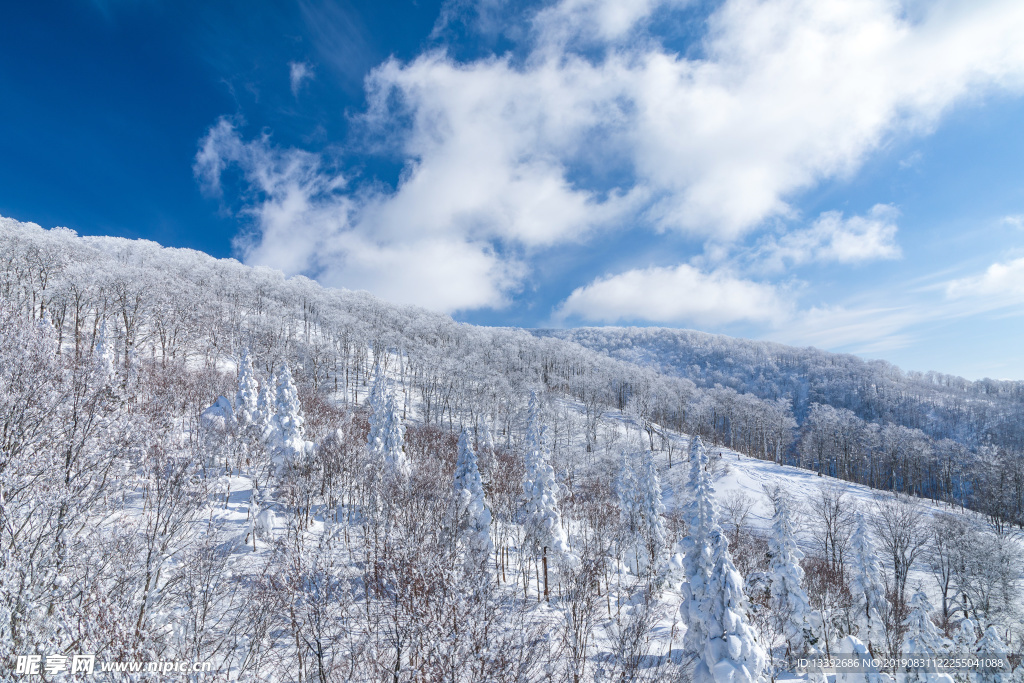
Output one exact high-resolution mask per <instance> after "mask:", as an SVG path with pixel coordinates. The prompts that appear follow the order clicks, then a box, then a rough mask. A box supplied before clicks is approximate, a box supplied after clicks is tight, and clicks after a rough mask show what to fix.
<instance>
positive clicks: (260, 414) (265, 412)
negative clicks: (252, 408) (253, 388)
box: [254, 374, 277, 439]
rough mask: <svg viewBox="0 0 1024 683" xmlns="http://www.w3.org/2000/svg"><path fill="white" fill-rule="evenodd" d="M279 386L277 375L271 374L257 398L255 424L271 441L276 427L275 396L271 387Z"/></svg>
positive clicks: (265, 437)
mask: <svg viewBox="0 0 1024 683" xmlns="http://www.w3.org/2000/svg"><path fill="white" fill-rule="evenodd" d="M275 386H277V375H276V374H271V375H270V377H269V378H267V381H266V382H263V383H262V384H261V385H260V393H259V395H258V396H257V397H256V414H255V416H254V418H255V423H256V424H257V425H258V426H259V427H260V428H261V429H262V430H263V438H264V439H269V438H270V435H271V434H272V431H273V426H274V394H273V391H272V389H271V387H275Z"/></svg>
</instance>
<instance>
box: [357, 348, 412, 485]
mask: <svg viewBox="0 0 1024 683" xmlns="http://www.w3.org/2000/svg"><path fill="white" fill-rule="evenodd" d="M369 402H370V408H371V410H372V411H373V412H372V413H371V414H370V433H369V435H368V436H367V447H368V448H369V450H370V454H371V461H372V463H373V464H372V465H371V467H377V468H379V469H380V474H381V476H384V475H387V476H390V477H394V478H396V481H398V482H405V481H407V480H408V479H409V475H410V474H411V468H410V466H409V461H408V459H407V458H406V457H405V426H404V425H403V424H402V417H401V414H400V412H399V409H398V404H397V402H396V401H395V396H394V393H392V391H391V390H390V388H389V387H388V386H387V384H386V380H385V378H384V373H383V372H382V371H381V369H380V366H377V369H376V371H375V372H374V382H373V387H372V388H371V390H370V398H369Z"/></svg>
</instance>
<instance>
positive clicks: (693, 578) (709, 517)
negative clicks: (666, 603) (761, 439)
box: [679, 436, 767, 683]
mask: <svg viewBox="0 0 1024 683" xmlns="http://www.w3.org/2000/svg"><path fill="white" fill-rule="evenodd" d="M707 465H708V455H707V449H705V448H704V444H703V443H702V442H701V440H700V437H698V436H694V437H693V442H692V444H691V447H690V489H691V493H692V494H693V502H692V503H690V505H689V506H688V512H689V515H688V523H689V531H688V535H687V537H686V539H684V541H683V544H682V545H683V550H684V552H685V555H684V557H683V566H684V571H685V574H686V582H685V583H684V584H683V586H682V593H683V600H682V604H680V606H679V611H680V614H681V616H682V619H683V622H684V623H685V624H686V626H687V631H686V636H685V642H684V647H685V648H686V650H687V651H688V652H689V653H690V654H691V655H692V656H693V657H694V670H693V681H694V683H716V682H717V683H725V682H726V681H729V682H732V683H753V682H754V681H760V680H762V676H763V672H764V667H765V664H766V660H767V658H766V655H765V652H764V649H763V648H762V647H761V645H760V644H759V643H758V639H757V634H756V633H755V631H754V629H753V627H751V625H750V624H749V623H748V621H747V599H746V594H745V593H744V591H743V577H741V576H740V573H739V572H738V571H736V567H735V565H733V562H732V557H731V556H730V554H729V541H728V539H727V538H726V536H725V533H723V531H722V529H721V527H720V526H719V525H718V519H717V510H716V508H715V504H714V497H713V496H714V486H713V485H712V482H711V475H710V473H709V472H708V471H707Z"/></svg>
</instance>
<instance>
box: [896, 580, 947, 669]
mask: <svg viewBox="0 0 1024 683" xmlns="http://www.w3.org/2000/svg"><path fill="white" fill-rule="evenodd" d="M909 607H910V614H908V615H907V618H906V619H905V620H904V622H903V652H902V654H903V656H904V657H909V658H922V659H931V658H939V657H942V656H943V655H948V654H950V642H949V641H948V640H946V638H945V636H943V635H942V632H941V631H939V629H938V627H937V626H935V624H934V623H932V619H931V616H929V615H930V614H931V611H932V606H931V603H929V602H928V597H927V596H926V595H925V594H924V593H923V592H921V591H917V592H916V593H914V596H913V597H912V598H911V599H910V605H909ZM906 680H907V683H952V681H953V678H952V676H950V675H949V674H946V673H938V672H935V671H930V670H929V669H928V668H924V669H912V670H910V671H909V672H908V673H907V679H906Z"/></svg>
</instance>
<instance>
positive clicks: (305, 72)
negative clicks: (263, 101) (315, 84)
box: [288, 62, 313, 97]
mask: <svg viewBox="0 0 1024 683" xmlns="http://www.w3.org/2000/svg"><path fill="white" fill-rule="evenodd" d="M288 78H289V81H290V82H291V86H292V96H294V97H298V96H299V91H300V90H302V84H303V83H305V82H306V81H310V80H313V67H312V66H311V65H310V64H308V63H306V62H288Z"/></svg>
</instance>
